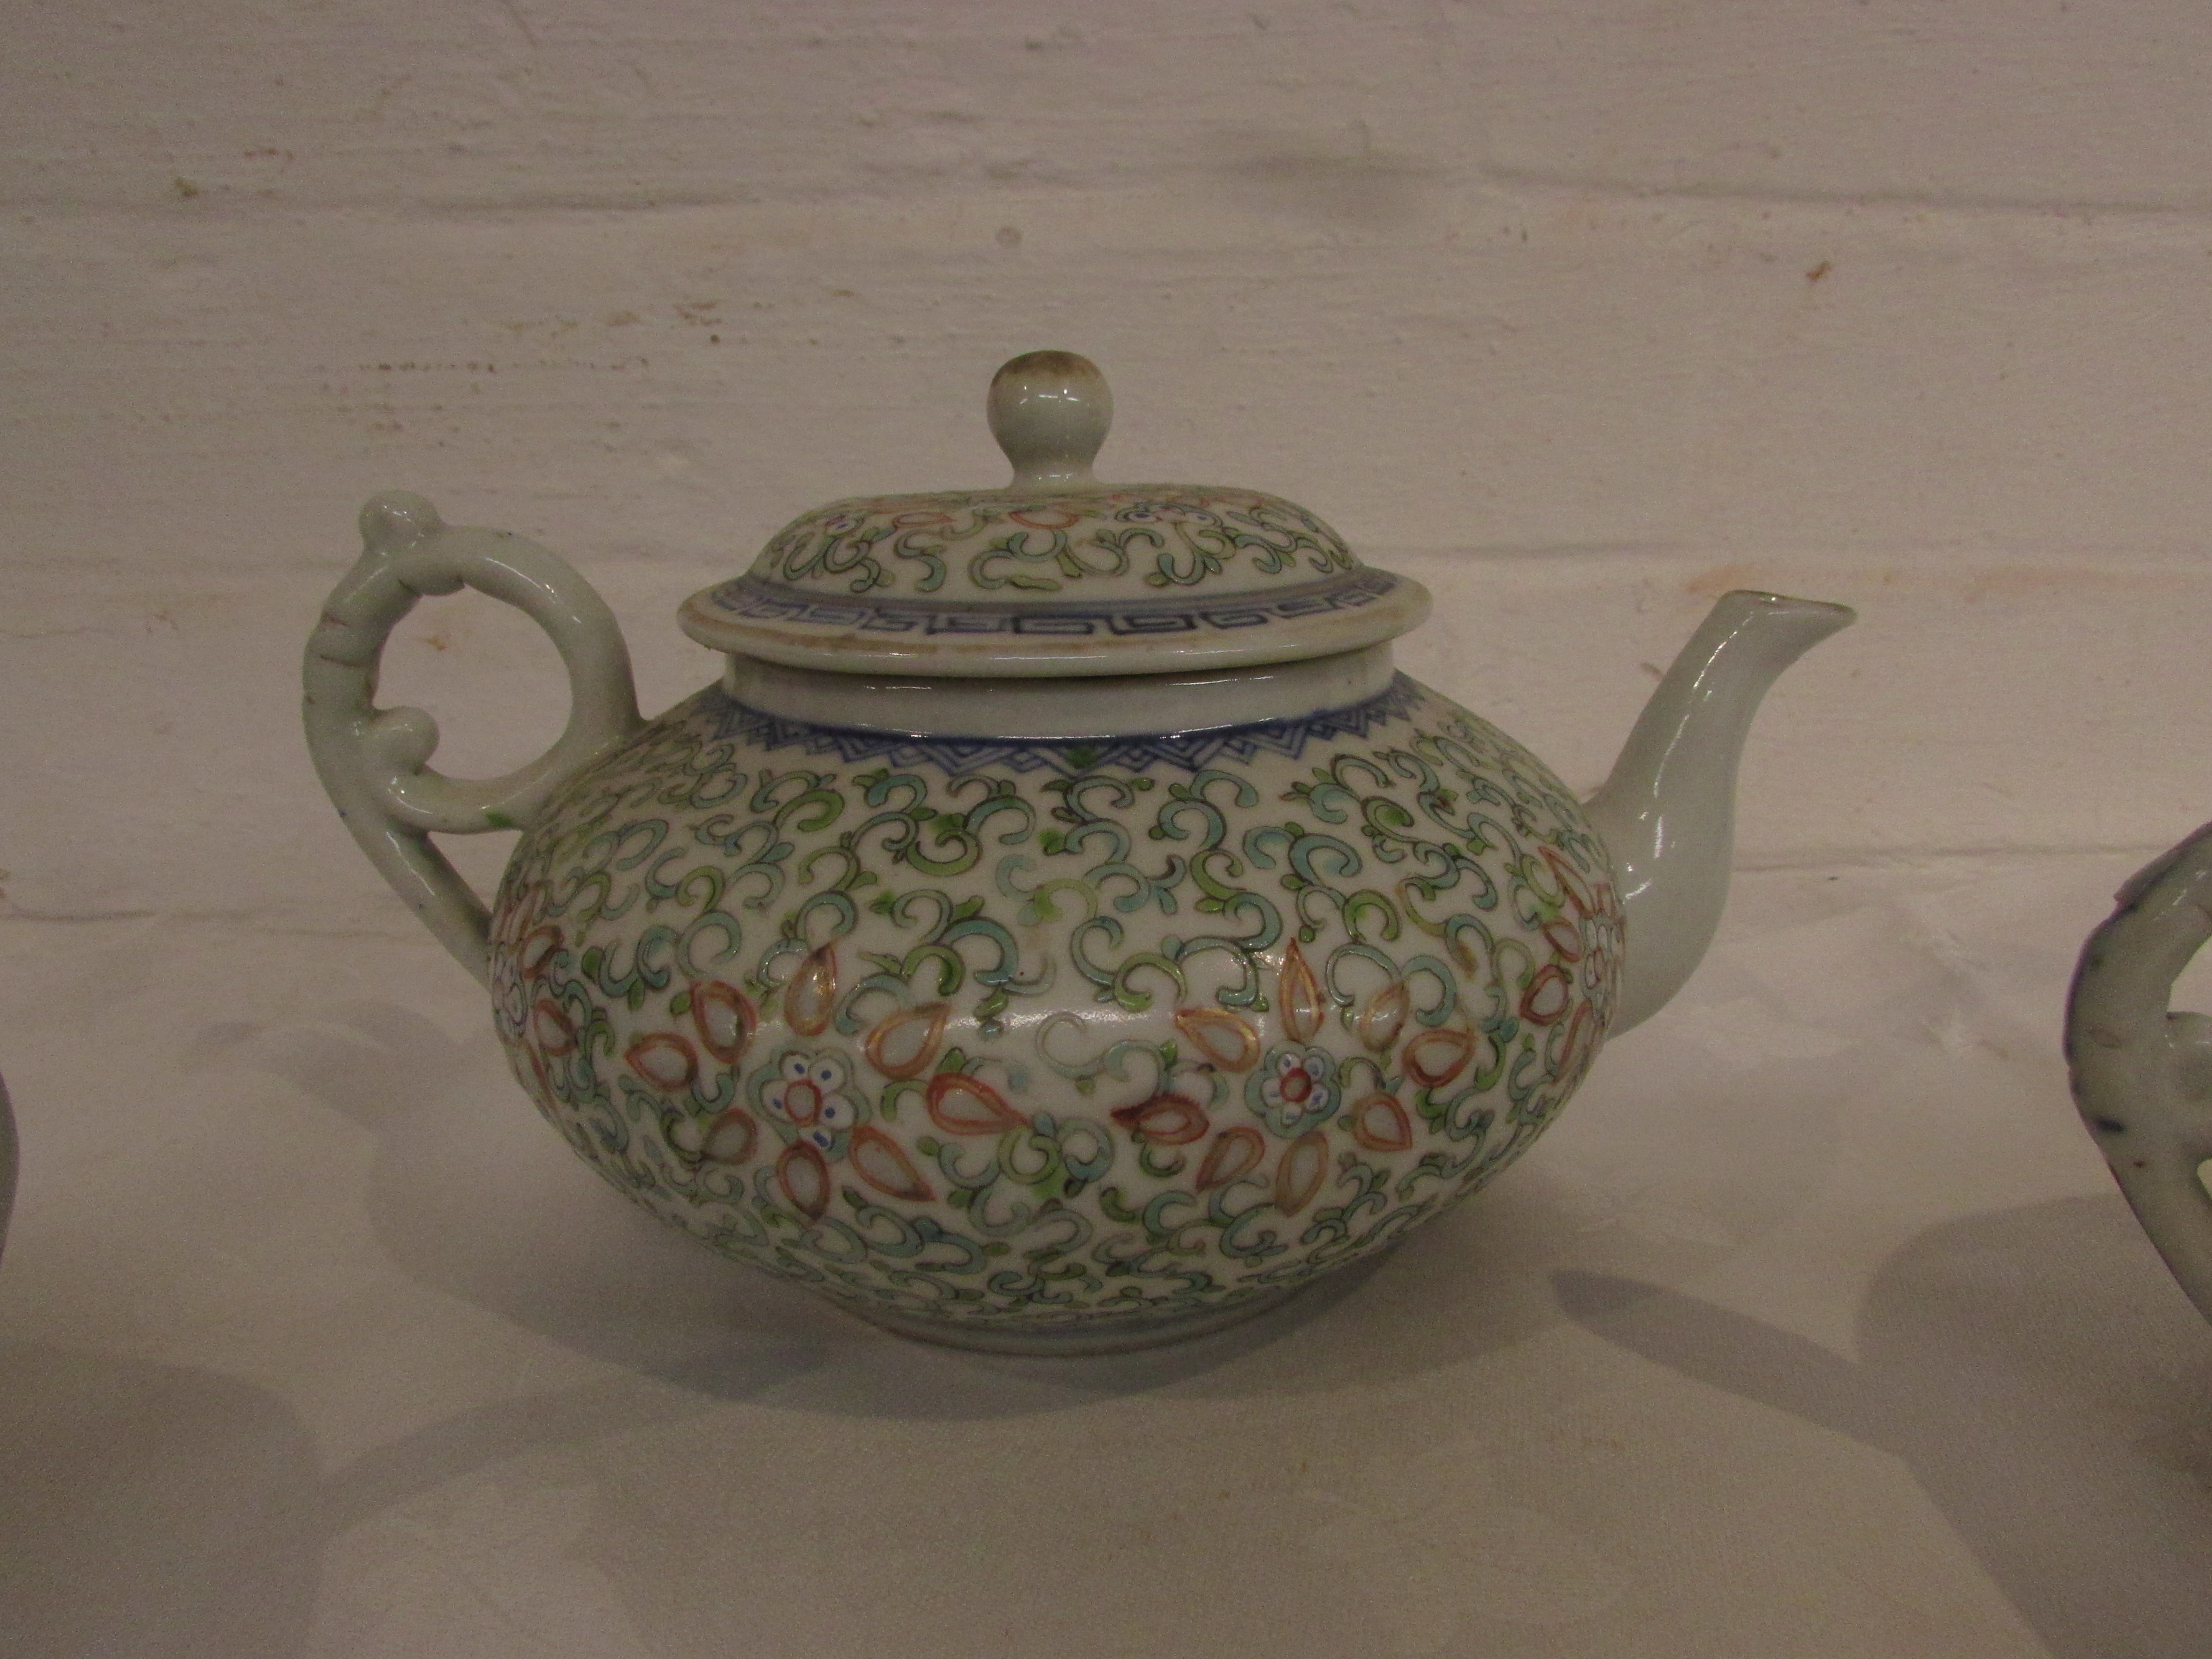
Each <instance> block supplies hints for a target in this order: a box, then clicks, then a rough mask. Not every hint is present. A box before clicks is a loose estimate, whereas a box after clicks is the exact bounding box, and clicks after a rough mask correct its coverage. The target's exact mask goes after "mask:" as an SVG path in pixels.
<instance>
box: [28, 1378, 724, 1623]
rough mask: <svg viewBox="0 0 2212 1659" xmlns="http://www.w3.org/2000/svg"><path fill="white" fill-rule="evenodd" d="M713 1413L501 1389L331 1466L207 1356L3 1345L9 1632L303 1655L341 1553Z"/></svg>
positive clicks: (678, 1396)
mask: <svg viewBox="0 0 2212 1659" xmlns="http://www.w3.org/2000/svg"><path fill="white" fill-rule="evenodd" d="M699 1409H700V1407H699V1404H698V1402H697V1401H696V1400H695V1399H693V1398H691V1397H690V1396H689V1395H684V1394H682V1393H679V1392H678V1391H675V1390H671V1389H652V1388H649V1387H641V1385H640V1384H639V1383H638V1382H637V1381H636V1380H635V1379H633V1378H628V1377H624V1378H619V1379H617V1380H615V1381H613V1382H611V1383H605V1384H601V1385H599V1386H595V1387H590V1388H583V1389H569V1390H565V1391H563V1392H561V1393H558V1394H554V1395H546V1396H542V1397H539V1398H536V1399H530V1400H522V1401H498V1402H495V1403H493V1404H489V1405H485V1406H482V1407H476V1408H474V1409H472V1410H470V1411H465V1412H461V1413H456V1414H455V1415H453V1416H452V1417H449V1418H447V1419H441V1421H438V1422H435V1423H433V1424H430V1425H428V1426H426V1427H424V1428H422V1429H421V1430H418V1431H416V1432H414V1433H412V1434H410V1435H407V1436H405V1437H403V1438H401V1439H400V1440H398V1441H396V1442H394V1443H391V1444H388V1445H385V1446H380V1447H378V1448H376V1449H374V1450H373V1451H370V1452H368V1454H366V1455H363V1456H362V1457H360V1458H358V1459H356V1461H355V1462H352V1463H351V1464H349V1465H348V1466H346V1467H344V1468H340V1469H338V1470H336V1471H333V1472H331V1473H327V1474H326V1473H325V1472H324V1471H323V1469H322V1468H321V1467H320V1465H319V1462H318V1460H317V1457H316V1455H315V1447H314V1444H313V1437H311V1435H310V1434H309V1432H308V1431H307V1426H306V1425H304V1424H303V1423H302V1422H301V1419H299V1417H298V1416H297V1415H296V1414H295V1413H294V1412H293V1410H292V1409H291V1407H289V1406H288V1405H287V1404H286V1403H285V1402H284V1401H283V1400H282V1399H280V1398H279V1397H278V1396H277V1395H274V1394H272V1393H270V1392H269V1391H268V1390H266V1389H261V1388H258V1387H256V1386H255V1385H253V1384H252V1383H246V1382H241V1381H240V1380H239V1379H237V1378H234V1377H229V1376H221V1375H218V1374H216V1373H214V1372H210V1371H204V1370H196V1369H193V1368H190V1367H185V1366H179V1365H172V1364H160V1363H156V1362H153V1361H149V1360H141V1359H133V1358H118V1357H116V1356H113V1355H107V1354H95V1353H85V1352H74V1351H68V1350H63V1349H58V1348H50V1347H42V1346H0V1628H4V1630H5V1632H6V1633H7V1640H6V1643H5V1649H6V1651H7V1652H8V1653H9V1655H11V1656H15V1655H20V1656H22V1659H78V1656H91V1655H98V1656H100V1659H142V1656H143V1659H156V1656H159V1659H186V1656H204V1659H294V1656H296V1655H298V1654H300V1653H301V1652H302V1651H304V1650H305V1649H306V1647H307V1641H308V1637H309V1633H310V1632H309V1626H310V1623H311V1620H312V1618H313V1612H314V1607H315V1601H316V1596H317V1591H318V1589H319V1583H320V1580H321V1577H322V1556H323V1553H324V1552H325V1549H326V1548H327V1547H328V1546H329V1545H330V1544H331V1542H332V1541H334V1540H337V1539H338V1538H340V1537H343V1535H345V1534H347V1533H348V1532H349V1531H351V1530H352V1529H353V1528H355V1527H356V1526H358V1525H359V1524H360V1523H361V1522H364V1521H367V1520H368V1519H371V1518H372V1517H374V1516H376V1515H378V1514H379V1513H380V1512H381V1511H383V1510H386V1509H388V1508H390V1507H392V1506H393V1505H395V1504H401V1503H404V1502H405V1501H406V1500H407V1499H409V1498H413V1497H415V1496H416V1495H418V1494H420V1493H424V1492H432V1491H435V1490H436V1489H438V1488H440V1487H441V1486H447V1485H448V1484H449V1483H451V1482H453V1481H455V1480H459V1479H461V1478H463V1477H465V1476H467V1475H469V1474H473V1473H475V1472H477V1471H479V1470H483V1469H487V1468H494V1467H495V1466H497V1465H500V1464H501V1463H504V1462H507V1461H508V1460H510V1459H513V1458H517V1457H520V1456H523V1455H527V1454H529V1453H531V1452H533V1451H538V1450H544V1449H561V1448H565V1447H570V1446H574V1445H576V1444H579V1443H585V1442H588V1441H591V1440H594V1439H597V1438H599V1437H602V1436H605V1435H611V1434H620V1433H625V1432H632V1431H636V1430H637V1429H639V1428H640V1427H641V1426H649V1425H653V1424H654V1423H656V1422H664V1421H671V1420H674V1419H680V1418H683V1417H685V1416H688V1415H690V1414H691V1413H695V1412H696V1411H698V1410H699Z"/></svg>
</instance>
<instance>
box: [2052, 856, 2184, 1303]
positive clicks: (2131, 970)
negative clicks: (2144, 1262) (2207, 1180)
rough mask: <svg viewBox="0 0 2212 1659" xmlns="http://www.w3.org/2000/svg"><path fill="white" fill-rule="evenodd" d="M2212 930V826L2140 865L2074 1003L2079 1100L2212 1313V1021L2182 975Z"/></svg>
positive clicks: (2101, 932)
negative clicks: (2195, 1005) (2176, 993)
mask: <svg viewBox="0 0 2212 1659" xmlns="http://www.w3.org/2000/svg"><path fill="white" fill-rule="evenodd" d="M2207 939H2212V824H2206V825H2205V826H2204V827H2203V829H2199V830H2198V831H2197V833H2196V834H2195V835H2193V836H2191V837H2190V838H2189V839H2188V840H2187V841H2185V842H2182V843H2181V844H2180V845H2179V847H2176V848H2173V849H2172V851H2171V852H2169V853H2167V854H2165V855H2164V856H2163V857H2161V858H2160V859H2158V860H2155V861H2154V862H2153V863H2152V864H2150V865H2149V866H2147V867H2145V868H2144V869H2142V871H2140V872H2137V873H2136V876H2135V877H2134V878H2132V879H2131V880H2130V881H2129V883H2128V884H2127V885H2126V886H2124V887H2123V888H2122V889H2121V890H2120V892H2119V908H2118V909H2116V910H2115V911H2113V913H2112V917H2111V919H2110V920H2109V921H2106V923H2105V925H2104V926H2103V927H2100V928H2099V929H2098V930H2097V931H2096V932H2095V933H2092V934H2091V935H2090V936H2089V942H2088V943H2087V945H2084V946H2083V947H2082V949H2081V962H2080V963H2079V964H2078V965H2077V966H2076V967H2075V971H2074V989H2073V993H2072V994H2071V995H2070V996H2069V999H2068V1000H2067V1006H2066V1062H2067V1065H2068V1066H2069V1069H2070V1071H2071V1073H2072V1075H2073V1083H2074V1102H2075V1105H2077V1106H2078V1107H2080V1108H2081V1119H2082V1121H2083V1122H2084V1123H2086V1124H2087V1126H2088V1128H2089V1132H2090V1133H2091V1134H2093V1135H2094V1136H2095V1137H2096V1139H2097V1144H2098V1146H2100V1148H2102V1149H2103V1152H2104V1154H2105V1160H2106V1163H2108V1164H2111V1165H2112V1174H2113V1175H2114V1176H2116V1177H2117V1178H2118V1181H2119V1183H2120V1190H2121V1192H2122V1193H2124V1194H2125V1195H2126V1197H2127V1200H2128V1203H2129V1204H2130V1206H2132V1207H2133V1208H2134V1210H2135V1212H2136V1219H2137V1220H2139V1221H2141V1222H2142V1226H2143V1231H2145V1232H2147V1233H2148V1234H2149V1235H2150V1238H2151V1243H2154V1244H2155V1245H2157V1246H2158V1249H2159V1254H2160V1255H2163V1256H2164V1257H2165V1258H2166V1266H2167V1267H2171V1268H2172V1270H2173V1276H2174V1277H2175V1278H2176V1279H2179V1281H2180V1282H2181V1288H2182V1289H2183V1290H2185V1291H2187V1292H2188V1293H2189V1299H2190V1300H2191V1301H2192V1302H2194V1303H2195V1304H2197V1311H2198V1312H2199V1313H2201V1314H2203V1316H2205V1317H2206V1318H2207V1319H2212V1193H2208V1192H2207V1191H2206V1190H2205V1187H2204V1183H2203V1181H2202V1180H2201V1179H2199V1177H2198V1176H2197V1169H2198V1166H2199V1165H2201V1164H2203V1163H2205V1162H2206V1161H2207V1160H2208V1159H2212V1019H2208V1018H2205V1017H2204V1016H2203V1015H2202V1014H2190V1013H2174V1012H2169V1011H2168V1007H2167V1004H2168V1003H2169V1001H2170V1000H2172V994H2173V982H2174V981H2175V980H2176V979H2178V978H2179V977H2180V975H2181V971H2182V969H2185V968H2186V967H2188V965H2189V963H2190V960H2191V957H2195V956H2196V954H2197V951H2199V950H2200V949H2201V948H2202V947H2203V945H2204V943H2205V941H2206V940H2207Z"/></svg>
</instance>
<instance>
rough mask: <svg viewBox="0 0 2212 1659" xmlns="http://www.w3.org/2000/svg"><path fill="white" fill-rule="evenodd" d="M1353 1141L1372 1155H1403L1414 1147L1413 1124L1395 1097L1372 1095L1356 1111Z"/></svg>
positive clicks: (1353, 1112)
mask: <svg viewBox="0 0 2212 1659" xmlns="http://www.w3.org/2000/svg"><path fill="white" fill-rule="evenodd" d="M1350 1122H1351V1125H1352V1139H1354V1140H1356V1141H1358V1143H1359V1144H1360V1145H1361V1146H1364V1147H1365V1148H1366V1149H1367V1150H1368V1151H1369V1152H1404V1151H1405V1150H1406V1149H1407V1147H1409V1146H1412V1145H1413V1119H1411V1118H1410V1117H1408V1116H1407V1115H1406V1109H1405V1108H1404V1107H1403V1106H1401V1105H1400V1104H1399V1103H1398V1101H1397V1098H1396V1097H1395V1096H1393V1095H1370V1096H1368V1097H1367V1098H1366V1099H1364V1100H1363V1101H1361V1102H1360V1103H1359V1104H1358V1105H1357V1106H1355V1107H1353V1108H1352V1115H1351V1119H1350Z"/></svg>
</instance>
